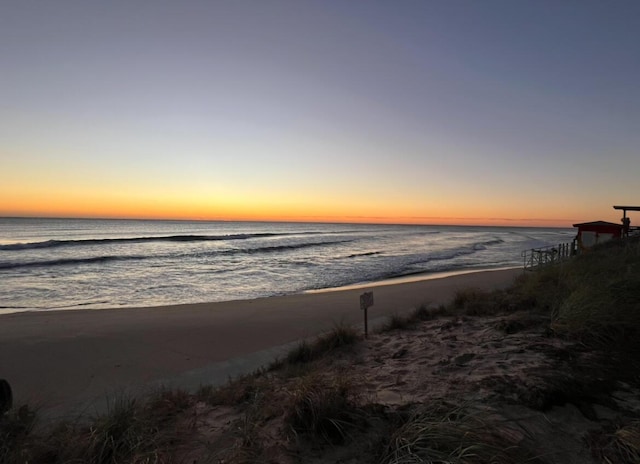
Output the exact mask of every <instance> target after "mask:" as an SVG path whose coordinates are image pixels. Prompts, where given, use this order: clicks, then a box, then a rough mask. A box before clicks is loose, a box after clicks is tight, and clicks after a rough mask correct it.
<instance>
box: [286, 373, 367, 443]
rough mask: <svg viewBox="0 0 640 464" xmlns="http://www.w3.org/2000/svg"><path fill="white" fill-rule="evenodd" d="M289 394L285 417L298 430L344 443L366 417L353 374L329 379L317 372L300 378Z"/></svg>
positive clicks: (326, 439)
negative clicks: (360, 405)
mask: <svg viewBox="0 0 640 464" xmlns="http://www.w3.org/2000/svg"><path fill="white" fill-rule="evenodd" d="M289 396H290V403H289V405H288V406H287V412H286V415H285V421H286V423H287V424H289V426H290V427H291V429H292V430H293V431H294V432H295V433H296V434H304V435H306V436H309V437H311V438H313V439H319V440H322V441H326V442H329V443H332V444H342V443H344V442H345V441H347V439H348V438H349V432H350V430H353V429H354V428H355V427H357V426H358V425H360V424H362V423H363V421H364V412H363V410H362V409H361V408H360V407H359V406H358V402H359V398H360V397H359V394H358V390H357V388H356V384H355V382H354V380H353V379H351V378H349V377H345V376H340V377H337V378H333V379H327V378H325V377H323V376H321V375H319V374H317V373H313V374H310V375H307V376H305V377H303V378H301V379H299V381H298V382H297V383H296V384H295V386H294V387H293V389H292V390H291V391H290V392H289Z"/></svg>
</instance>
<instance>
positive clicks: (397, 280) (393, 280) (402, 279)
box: [301, 266, 522, 295]
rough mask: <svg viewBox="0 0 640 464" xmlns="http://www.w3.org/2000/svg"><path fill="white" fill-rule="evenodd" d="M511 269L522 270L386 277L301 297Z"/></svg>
mask: <svg viewBox="0 0 640 464" xmlns="http://www.w3.org/2000/svg"><path fill="white" fill-rule="evenodd" d="M512 269H522V266H500V267H487V268H484V267H479V268H477V269H469V268H464V269H459V270H457V271H441V272H418V273H415V274H408V275H403V276H397V277H387V278H384V279H381V280H373V281H371V282H359V283H355V284H348V285H341V286H340V287H328V288H318V289H314V290H304V291H303V292H301V294H303V295H314V294H318V293H332V292H341V291H343V290H360V289H366V288H376V287H383V286H385V285H398V284H407V283H413V282H423V281H425V280H437V279H445V278H447V277H455V276H459V275H467V274H476V273H478V272H495V271H508V270H512Z"/></svg>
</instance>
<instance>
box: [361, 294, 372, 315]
mask: <svg viewBox="0 0 640 464" xmlns="http://www.w3.org/2000/svg"><path fill="white" fill-rule="evenodd" d="M371 306H373V292H365V293H363V294H362V295H360V309H361V310H363V311H364V310H365V309H367V308H370V307H371Z"/></svg>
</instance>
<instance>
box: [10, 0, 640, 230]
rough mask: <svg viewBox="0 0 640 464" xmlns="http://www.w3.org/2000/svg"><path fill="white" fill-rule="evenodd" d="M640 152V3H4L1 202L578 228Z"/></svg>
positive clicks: (135, 212)
mask: <svg viewBox="0 0 640 464" xmlns="http://www.w3.org/2000/svg"><path fill="white" fill-rule="evenodd" d="M639 161H640V2H638V1H635V0H632V1H625V0H619V1H616V2H606V1H590V0H580V1H578V0H548V1H545V0H535V1H526V0H517V1H514V0H483V1H477V0H467V1H463V0H439V1H435V0H420V1H412V0H394V1H392V0H388V1H373V0H371V1H356V0H340V1H338V0H336V1H329V0H324V1H313V0H291V1H280V0H253V1H248V0H234V1H226V0H207V1H194V0H184V1H177V0H175V1H164V0H155V1H142V0H127V1H117V0H114V1H91V0H82V1H67V0H59V1H55V2H51V1H45V0H42V1H31V0H18V1H14V0H3V1H2V2H0V216H60V217H120V218H168V219H205V220H209V219H211V220H278V221H329V222H373V223H377V222H380V223H414V224H422V223H424V224H485V225H522V226H529V225H530V226H568V227H571V225H572V223H575V222H583V221H591V220H608V221H612V222H619V221H620V217H621V213H620V211H614V210H613V208H612V206H613V205H627V204H628V205H640V183H639V180H640V162H639ZM633 214H634V213H631V214H630V216H631V219H632V224H638V223H640V217H638V219H637V220H635V219H634V216H633Z"/></svg>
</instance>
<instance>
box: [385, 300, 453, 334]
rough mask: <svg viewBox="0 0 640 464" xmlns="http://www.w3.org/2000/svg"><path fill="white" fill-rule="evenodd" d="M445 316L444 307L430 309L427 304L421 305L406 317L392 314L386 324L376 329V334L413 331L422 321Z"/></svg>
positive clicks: (446, 312)
mask: <svg viewBox="0 0 640 464" xmlns="http://www.w3.org/2000/svg"><path fill="white" fill-rule="evenodd" d="M445 314H448V310H447V308H446V306H444V305H441V306H439V307H430V306H429V305H427V304H422V305H420V306H418V307H417V308H415V309H414V310H413V311H412V312H411V313H409V314H407V315H406V316H402V315H400V314H393V315H391V316H389V317H388V319H387V322H386V323H385V324H383V325H382V326H381V327H380V328H379V329H378V332H380V333H382V332H390V331H392V330H411V329H415V328H416V326H417V325H418V323H420V322H422V321H430V320H433V319H435V318H436V317H438V316H443V315H445Z"/></svg>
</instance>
